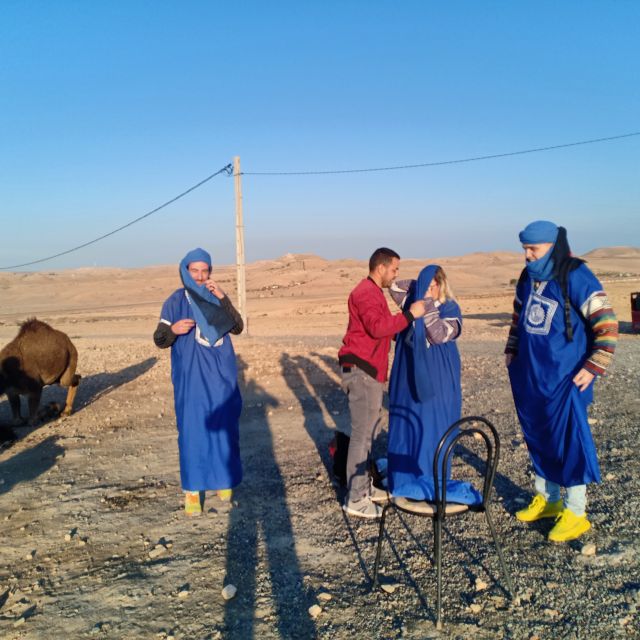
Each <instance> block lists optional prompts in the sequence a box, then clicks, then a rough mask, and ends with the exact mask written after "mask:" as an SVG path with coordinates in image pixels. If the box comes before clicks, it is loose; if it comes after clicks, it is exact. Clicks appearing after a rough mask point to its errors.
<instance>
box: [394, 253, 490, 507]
mask: <svg viewBox="0 0 640 640" xmlns="http://www.w3.org/2000/svg"><path fill="white" fill-rule="evenodd" d="M434 275H435V267H433V266H429V267H426V268H425V269H423V270H422V272H421V273H420V276H419V277H418V280H417V281H416V282H415V283H413V284H412V286H411V288H410V289H409V292H408V294H407V299H406V301H405V305H404V306H405V308H408V306H409V305H410V304H411V303H412V302H413V301H414V300H419V299H421V298H423V297H424V294H425V292H426V290H427V289H428V287H429V283H430V282H431V280H432V279H433V276H434ZM438 310H439V312H440V317H441V318H455V319H457V320H458V322H459V323H460V326H462V316H461V313H460V307H459V306H458V304H457V303H456V302H455V301H453V300H447V301H446V302H445V303H444V304H442V305H441V306H440V307H439V308H438ZM461 411H462V393H461V388H460V355H459V353H458V347H457V345H456V343H455V342H454V341H449V342H445V343H443V344H428V342H427V339H426V332H425V326H424V321H423V319H422V318H420V319H419V320H417V321H415V322H414V323H413V324H412V325H410V326H409V327H407V329H405V330H404V331H402V332H401V333H399V334H398V335H397V336H396V350H395V357H394V361H393V367H392V369H391V378H390V381H389V441H388V468H389V490H390V491H391V494H392V495H394V496H404V497H407V498H412V499H415V500H425V499H426V500H434V498H435V492H434V487H433V458H434V456H435V452H436V448H437V446H438V442H439V441H440V439H441V438H442V436H443V435H444V434H445V432H446V431H447V429H448V428H449V427H450V426H451V425H452V424H453V423H454V422H456V420H459V419H460V415H461ZM443 453H444V450H443ZM440 469H441V467H440V466H439V470H440ZM449 475H450V469H447V477H449ZM439 476H440V472H439ZM447 500H448V501H450V502H461V503H465V504H473V503H477V502H479V501H481V498H480V496H479V494H478V493H477V492H476V491H475V489H473V487H472V486H471V485H470V484H469V483H463V482H458V481H452V480H448V482H447Z"/></svg>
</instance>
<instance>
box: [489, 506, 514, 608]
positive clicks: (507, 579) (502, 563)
mask: <svg viewBox="0 0 640 640" xmlns="http://www.w3.org/2000/svg"><path fill="white" fill-rule="evenodd" d="M484 513H485V515H486V516H487V524H488V525H489V530H490V531H491V536H492V537H493V542H494V544H495V545H496V551H497V552H498V560H499V561H500V567H501V568H502V575H503V576H504V579H505V582H506V583H507V587H508V591H509V597H510V598H513V585H512V584H511V576H510V575H509V571H508V570H507V565H506V563H505V561H504V557H503V555H502V548H501V547H500V544H499V543H498V537H497V536H496V530H495V528H494V526H493V520H492V519H491V515H490V514H489V508H488V507H487V508H486V509H485V510H484Z"/></svg>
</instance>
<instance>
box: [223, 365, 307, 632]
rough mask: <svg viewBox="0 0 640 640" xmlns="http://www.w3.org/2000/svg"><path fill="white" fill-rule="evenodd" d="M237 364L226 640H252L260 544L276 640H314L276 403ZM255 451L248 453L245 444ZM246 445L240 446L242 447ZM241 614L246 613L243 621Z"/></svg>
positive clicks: (260, 591)
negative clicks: (272, 415) (238, 469)
mask: <svg viewBox="0 0 640 640" xmlns="http://www.w3.org/2000/svg"><path fill="white" fill-rule="evenodd" d="M237 361H238V380H239V384H240V389H241V392H242V396H243V398H244V402H245V409H244V411H243V416H242V422H241V429H240V440H241V443H240V449H241V451H243V452H244V453H243V455H242V462H243V468H244V479H243V482H242V483H241V484H240V485H239V486H238V487H237V488H236V489H234V494H233V495H234V502H235V501H236V500H237V505H234V507H233V508H232V509H231V513H230V516H229V531H228V536H227V562H226V578H225V582H226V583H231V584H234V585H235V586H236V587H237V588H238V592H237V595H236V597H235V598H234V599H232V600H229V601H228V602H227V603H226V605H225V613H224V622H225V633H224V637H225V638H231V639H236V640H249V639H250V638H254V637H255V628H254V627H255V617H256V616H254V615H253V613H255V612H256V610H257V596H258V595H264V594H263V589H264V586H263V582H264V581H262V580H260V581H258V580H257V577H258V576H257V571H258V565H259V563H260V560H261V556H263V554H262V553H259V552H258V544H259V541H260V539H262V540H263V541H264V544H265V553H264V557H265V560H266V563H267V566H268V571H269V580H268V582H269V583H270V585H271V595H272V601H273V607H274V609H275V616H276V618H277V620H276V626H277V628H278V633H279V637H280V638H291V639H292V640H293V639H296V640H298V639H299V640H307V639H311V638H315V637H316V628H315V624H314V623H313V621H312V620H311V618H310V617H309V614H308V607H309V604H310V603H309V602H307V600H308V597H307V595H306V593H305V586H304V584H303V576H302V572H301V571H300V565H299V562H298V557H297V555H296V551H295V538H294V534H293V527H292V524H291V516H290V513H289V509H288V507H287V500H286V491H285V484H284V480H283V478H282V473H281V471H280V468H279V467H278V464H277V462H276V459H275V455H274V450H273V437H272V434H271V431H270V429H269V419H268V413H269V409H270V408H272V407H277V406H278V405H279V402H278V400H277V399H276V398H274V397H273V396H272V395H271V394H269V393H268V392H267V391H266V390H265V389H263V388H262V387H261V386H260V385H258V384H256V382H255V380H247V378H246V370H247V365H246V363H245V362H244V360H243V359H242V358H241V357H238V358H237ZM249 441H251V442H252V444H253V447H252V449H251V452H250V453H249V447H248V446H247V443H248V442H249ZM243 443H244V444H243ZM242 610H245V611H246V610H250V611H251V612H252V613H251V614H249V615H246V614H245V615H242V614H241V611H242Z"/></svg>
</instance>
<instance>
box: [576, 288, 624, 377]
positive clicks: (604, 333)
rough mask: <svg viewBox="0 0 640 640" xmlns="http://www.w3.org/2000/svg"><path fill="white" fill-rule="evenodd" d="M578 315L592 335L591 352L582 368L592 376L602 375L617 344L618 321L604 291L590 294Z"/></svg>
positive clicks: (611, 358)
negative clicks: (580, 314) (583, 319)
mask: <svg viewBox="0 0 640 640" xmlns="http://www.w3.org/2000/svg"><path fill="white" fill-rule="evenodd" d="M580 313H582V315H583V317H584V318H585V320H586V321H587V322H588V323H589V326H590V327H591V331H592V333H593V347H592V351H591V354H590V355H589V357H588V358H587V361H586V362H585V364H584V368H585V369H586V370H587V371H590V372H591V373H593V374H594V375H597V376H601V375H604V374H605V372H606V370H607V368H608V367H609V365H610V364H611V361H612V360H613V353H614V351H615V349H616V344H617V343H618V319H617V318H616V314H615V313H614V311H613V308H612V307H611V303H610V302H609V298H607V294H606V293H605V292H604V291H596V292H595V293H592V294H591V295H590V296H589V297H588V298H587V300H586V301H585V302H584V304H583V305H582V306H581V307H580Z"/></svg>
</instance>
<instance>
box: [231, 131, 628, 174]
mask: <svg viewBox="0 0 640 640" xmlns="http://www.w3.org/2000/svg"><path fill="white" fill-rule="evenodd" d="M638 135H640V131H635V132H633V133H623V134H622V135H619V136H609V137H608V138H593V139H591V140H580V141H579V142H567V143H565V144H555V145H552V146H548V147H537V148H535V149H524V150H521V151H509V152H507V153H494V154H491V155H486V156H474V157H472V158H461V159H459V160H441V161H438V162H422V163H420V164H402V165H397V166H392V167H374V168H367V169H331V170H327V171H242V172H241V173H242V175H245V176H317V175H330V174H340V173H369V172H372V171H399V170H400V169H418V168H420V167H440V166H443V165H447V164H462V163H463V162H477V161H478V160H493V159H495V158H506V157H508V156H520V155H524V154H526V153H538V152H540V151H553V150H554V149H566V148H567V147H577V146H579V145H585V144H594V143H596V142H608V141H610V140H620V139H622V138H631V137H632V136H638Z"/></svg>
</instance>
